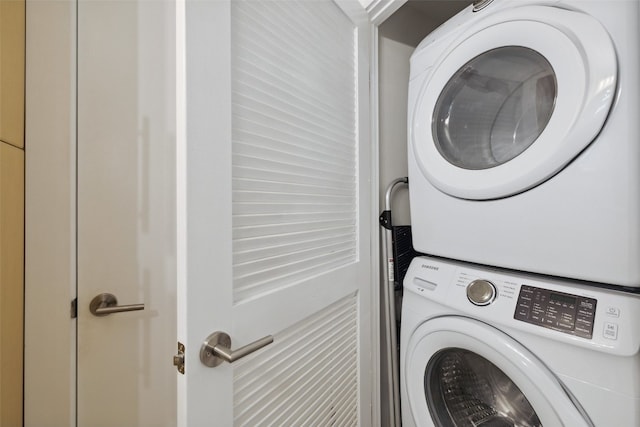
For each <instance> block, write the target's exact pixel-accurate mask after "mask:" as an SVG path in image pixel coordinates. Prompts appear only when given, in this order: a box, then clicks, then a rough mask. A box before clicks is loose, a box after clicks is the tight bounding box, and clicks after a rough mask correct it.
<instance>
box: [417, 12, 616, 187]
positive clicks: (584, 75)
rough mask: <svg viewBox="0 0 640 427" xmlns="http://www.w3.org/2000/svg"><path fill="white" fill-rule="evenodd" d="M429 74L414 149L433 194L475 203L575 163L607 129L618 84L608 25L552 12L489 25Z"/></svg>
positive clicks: (471, 33) (491, 20) (461, 40)
mask: <svg viewBox="0 0 640 427" xmlns="http://www.w3.org/2000/svg"><path fill="white" fill-rule="evenodd" d="M505 42H506V43H505ZM432 69H433V71H432V72H431V74H430V75H429V76H427V77H426V79H425V82H424V84H423V86H422V87H421V89H420V93H419V95H418V98H417V103H416V105H415V106H414V107H413V110H412V115H411V116H410V120H411V126H410V130H411V137H410V144H411V149H412V150H413V153H414V157H415V158H416V161H417V163H418V166H419V168H420V169H421V171H422V173H423V174H424V175H425V176H426V177H427V178H428V179H429V181H430V182H431V183H432V184H433V185H434V186H435V187H437V188H438V189H440V190H441V191H443V192H445V193H447V194H450V195H452V196H455V197H459V198H464V199H475V200H485V199H496V198H501V197H508V196H511V195H514V194H517V193H520V192H523V191H526V190H528V189H530V188H532V187H534V186H536V185H538V184H540V183H541V182H544V181H545V180H547V179H549V178H550V177H552V176H553V175H554V174H556V173H557V172H558V171H560V170H561V169H562V168H563V167H564V166H565V165H566V164H567V163H569V162H570V161H571V160H572V159H574V158H575V157H576V156H577V155H578V154H579V153H580V152H581V151H582V150H583V149H584V148H585V147H586V146H587V145H588V144H589V143H591V141H593V139H594V138H595V137H596V136H597V134H598V133H599V132H600V130H601V129H602V126H603V125H604V122H605V120H606V118H607V115H608V113H609V109H610V107H611V104H612V101H613V97H614V95H615V89H616V78H617V63H616V56H615V50H614V47H613V44H612V42H611V39H610V38H609V35H608V33H607V32H606V30H605V29H604V28H603V27H602V25H601V24H600V23H599V22H598V21H597V20H595V19H594V18H592V17H591V16H589V15H586V14H583V13H580V12H575V11H569V10H564V9H559V8H555V7H550V6H526V7H513V8H509V9H506V10H503V11H500V12H496V13H494V14H491V15H487V17H486V18H483V19H482V20H480V21H477V22H476V23H475V24H472V25H471V27H470V28H469V29H468V30H466V31H464V32H463V33H462V34H461V35H460V36H459V37H458V38H457V39H456V41H454V42H453V43H452V44H451V45H450V46H449V47H448V48H447V49H445V53H444V54H443V55H442V56H441V57H440V58H438V59H437V60H436V61H435V63H434V66H433V68H432Z"/></svg>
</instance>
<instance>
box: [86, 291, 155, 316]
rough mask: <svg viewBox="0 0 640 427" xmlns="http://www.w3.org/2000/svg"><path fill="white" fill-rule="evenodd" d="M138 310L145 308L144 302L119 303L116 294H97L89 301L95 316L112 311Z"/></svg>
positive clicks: (90, 309)
mask: <svg viewBox="0 0 640 427" xmlns="http://www.w3.org/2000/svg"><path fill="white" fill-rule="evenodd" d="M138 310H144V304H129V305H118V299H117V298H116V296H115V295H113V294H108V293H104V294H100V295H96V296H95V297H94V298H93V299H92V300H91V303H89V311H91V314H93V315H94V316H106V315H108V314H111V313H122V312H123V311H138Z"/></svg>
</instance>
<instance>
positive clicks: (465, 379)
mask: <svg viewBox="0 0 640 427" xmlns="http://www.w3.org/2000/svg"><path fill="white" fill-rule="evenodd" d="M424 388H425V395H426V397H427V404H428V407H429V412H430V413H431V416H432V418H433V419H434V420H435V422H436V425H440V426H456V427H462V426H465V427H467V426H468V427H477V426H505V427H506V426H510V427H511V426H518V427H541V426H542V424H541V423H540V419H539V418H538V415H537V414H536V411H535V410H534V409H533V407H532V406H531V403H529V401H528V400H527V398H526V397H525V396H524V394H522V391H521V390H520V389H519V388H518V386H517V385H516V384H515V383H514V382H513V381H512V380H511V379H509V377H507V376H506V375H505V373H504V372H502V371H501V370H500V368H498V367H497V366H496V365H494V364H493V363H491V362H489V361H488V360H487V359H485V358H484V357H482V356H479V355H477V354H475V353H472V352H470V351H468V350H463V349H460V348H449V349H445V350H442V351H440V352H439V353H438V354H436V355H434V357H433V358H432V359H431V360H430V361H429V364H428V365H427V369H426V372H425V380H424Z"/></svg>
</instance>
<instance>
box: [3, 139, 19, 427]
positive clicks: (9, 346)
mask: <svg viewBox="0 0 640 427" xmlns="http://www.w3.org/2000/svg"><path fill="white" fill-rule="evenodd" d="M23 239H24V153H23V151H22V150H21V149H19V148H16V147H13V146H11V145H9V144H5V143H1V142H0V425H2V426H20V425H22V348H23V344H22V331H23V320H22V319H23V299H24V286H23V265H24V255H23V252H24V240H23Z"/></svg>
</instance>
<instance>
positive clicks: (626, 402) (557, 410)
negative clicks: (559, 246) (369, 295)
mask: <svg viewBox="0 0 640 427" xmlns="http://www.w3.org/2000/svg"><path fill="white" fill-rule="evenodd" d="M404 290H405V294H404V295H405V297H404V302H403V309H402V330H401V350H400V358H401V359H400V369H401V396H402V398H401V402H402V421H403V426H404V427H433V426H438V427H443V426H447V427H483V426H484V427H489V426H492V427H496V426H500V427H502V426H505V427H506V426H509V427H515V426H517V427H540V426H544V427H562V426H564V427H586V426H597V427H610V426H616V427H637V426H639V425H640V382H639V381H638V378H640V353H639V348H640V297H638V296H637V295H634V294H630V293H623V292H619V291H612V290H608V289H602V288H598V287H595V286H582V285H580V284H577V283H573V282H571V283H567V282H559V281H550V280H548V279H544V278H540V277H537V276H533V275H524V274H512V273H506V272H504V271H500V270H497V269H493V270H491V269H486V268H483V269H481V268H478V267H477V266H474V265H469V264H462V263H453V262H450V261H448V262H445V261H442V260H441V259H436V258H427V257H423V258H415V259H414V261H413V262H412V264H411V266H410V267H409V271H408V272H407V275H406V276H405V280H404Z"/></svg>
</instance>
